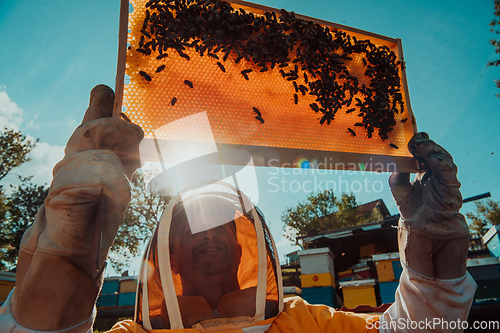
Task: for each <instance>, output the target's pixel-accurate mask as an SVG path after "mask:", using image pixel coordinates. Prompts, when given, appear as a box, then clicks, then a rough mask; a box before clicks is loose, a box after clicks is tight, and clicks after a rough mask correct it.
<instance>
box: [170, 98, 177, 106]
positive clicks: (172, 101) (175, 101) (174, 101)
mask: <svg viewBox="0 0 500 333" xmlns="http://www.w3.org/2000/svg"><path fill="white" fill-rule="evenodd" d="M175 103H177V97H174V98H172V100H171V101H170V104H172V106H174V105H175Z"/></svg>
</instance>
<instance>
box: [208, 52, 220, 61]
mask: <svg viewBox="0 0 500 333" xmlns="http://www.w3.org/2000/svg"><path fill="white" fill-rule="evenodd" d="M207 55H208V56H210V57H212V58H214V59H217V60H219V56H218V55H217V54H215V53H211V52H208V53H207Z"/></svg>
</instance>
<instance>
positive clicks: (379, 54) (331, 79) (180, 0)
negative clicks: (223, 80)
mask: <svg viewBox="0 0 500 333" xmlns="http://www.w3.org/2000/svg"><path fill="white" fill-rule="evenodd" d="M137 46H138V47H136V49H135V50H136V51H137V52H140V53H142V54H144V55H145V56H151V55H153V56H156V59H163V58H165V57H168V53H167V51H169V50H172V51H174V52H177V53H178V54H179V55H180V56H181V57H183V58H185V59H186V60H189V59H190V57H189V55H187V54H186V53H185V52H184V51H185V50H186V49H187V48H194V49H195V50H196V52H197V53H198V54H199V55H200V56H202V57H203V56H205V55H207V56H210V57H213V58H214V59H216V60H217V66H218V67H219V68H220V70H221V71H223V72H225V71H226V69H225V67H224V65H223V62H225V61H226V60H227V59H228V57H229V55H230V54H231V53H233V54H235V56H236V58H234V59H235V60H234V61H235V62H236V63H239V62H240V61H241V60H242V59H243V58H245V59H246V60H247V61H249V62H252V63H253V64H255V65H256V66H257V68H259V70H258V71H260V72H266V71H268V70H277V71H279V73H280V74H281V76H282V77H283V79H285V80H287V81H291V82H292V84H293V89H294V91H293V92H292V93H293V99H292V101H293V103H295V104H297V103H298V101H299V99H300V96H305V95H306V94H308V95H311V96H314V97H315V101H314V102H313V103H311V104H310V105H309V106H310V108H311V109H312V110H313V111H314V112H316V113H318V115H319V117H318V119H319V122H320V124H327V125H329V124H330V123H331V122H332V121H333V120H334V118H335V115H336V113H337V112H338V111H339V110H341V109H342V108H344V109H345V110H346V111H345V112H346V113H351V112H355V111H357V112H358V116H359V118H360V121H359V122H357V123H355V124H354V128H357V127H359V128H362V129H363V130H364V131H365V132H366V135H367V137H369V138H371V137H372V136H373V134H374V133H375V132H376V133H377V134H378V136H379V137H380V138H381V139H382V140H385V139H388V137H389V133H390V132H391V131H392V130H393V128H394V126H395V125H396V120H395V115H396V114H397V113H402V112H403V111H404V103H403V97H402V94H401V91H400V77H399V66H401V65H402V64H401V62H399V61H398V60H397V57H396V55H395V54H394V52H392V51H391V50H390V49H389V48H387V47H385V46H376V45H374V44H373V43H371V42H370V41H368V40H357V39H356V38H355V37H351V36H349V35H347V34H346V33H345V32H343V31H330V30H329V28H328V27H323V26H321V25H319V24H317V23H314V22H312V21H305V20H302V19H298V18H296V17H295V14H294V13H293V12H287V11H285V10H283V9H282V10H281V12H280V14H279V16H278V15H277V14H276V13H275V12H265V13H264V15H255V14H253V13H250V12H246V11H244V10H243V9H241V8H240V9H239V10H236V9H233V8H232V7H231V5H230V4H228V3H227V2H224V1H219V0H198V1H192V0H150V1H149V2H148V3H147V4H146V16H145V19H144V21H143V25H142V29H141V38H140V41H139V42H138V45H137ZM153 53H154V54H153ZM355 54H358V55H360V57H361V59H362V68H363V69H364V75H365V76H366V77H368V78H369V81H370V83H369V85H365V84H362V83H360V82H359V79H358V77H356V76H355V75H353V74H351V72H350V71H349V67H350V63H351V64H352V62H353V55H355ZM357 66H358V68H359V66H360V65H359V64H358V65H357ZM164 69H165V65H161V66H159V67H158V69H157V70H156V72H157V73H159V72H161V71H162V70H164ZM258 71H257V70H253V69H250V68H249V69H245V70H243V71H241V73H240V74H241V75H242V76H243V77H244V78H245V79H246V80H250V77H251V75H255V74H258ZM252 72H254V73H252ZM139 74H140V75H141V76H142V77H143V78H144V79H145V80H147V81H151V80H152V76H153V75H152V74H148V73H146V72H144V71H140V72H139ZM186 81H187V80H186ZM186 81H185V84H187V85H188V86H189V87H192V83H191V82H189V81H188V82H189V84H188V83H187V82H186ZM299 82H301V83H304V84H299ZM174 98H175V97H174ZM175 101H177V99H176V98H175ZM175 101H174V100H172V103H171V104H172V105H174V104H175ZM257 111H258V110H257ZM257 111H256V109H255V108H254V109H253V112H254V113H255V114H256V117H255V118H256V119H257V120H258V121H259V122H260V123H264V119H263V117H262V113H261V112H260V111H258V112H257ZM403 121H406V119H403ZM348 130H349V133H351V135H353V136H355V135H356V131H354V130H353V129H352V128H349V129H348ZM393 148H394V147H393Z"/></svg>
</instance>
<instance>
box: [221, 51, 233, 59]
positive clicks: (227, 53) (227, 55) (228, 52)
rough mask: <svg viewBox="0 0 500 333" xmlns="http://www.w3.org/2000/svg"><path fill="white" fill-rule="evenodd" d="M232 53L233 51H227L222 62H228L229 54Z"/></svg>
mask: <svg viewBox="0 0 500 333" xmlns="http://www.w3.org/2000/svg"><path fill="white" fill-rule="evenodd" d="M230 53H231V50H229V51H226V53H225V54H224V57H223V58H222V60H224V61H226V60H227V57H229V54H230Z"/></svg>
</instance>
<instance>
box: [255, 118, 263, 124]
mask: <svg viewBox="0 0 500 333" xmlns="http://www.w3.org/2000/svg"><path fill="white" fill-rule="evenodd" d="M255 119H257V120H258V121H260V123H261V124H263V123H264V118H262V117H261V116H256V117H255Z"/></svg>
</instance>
